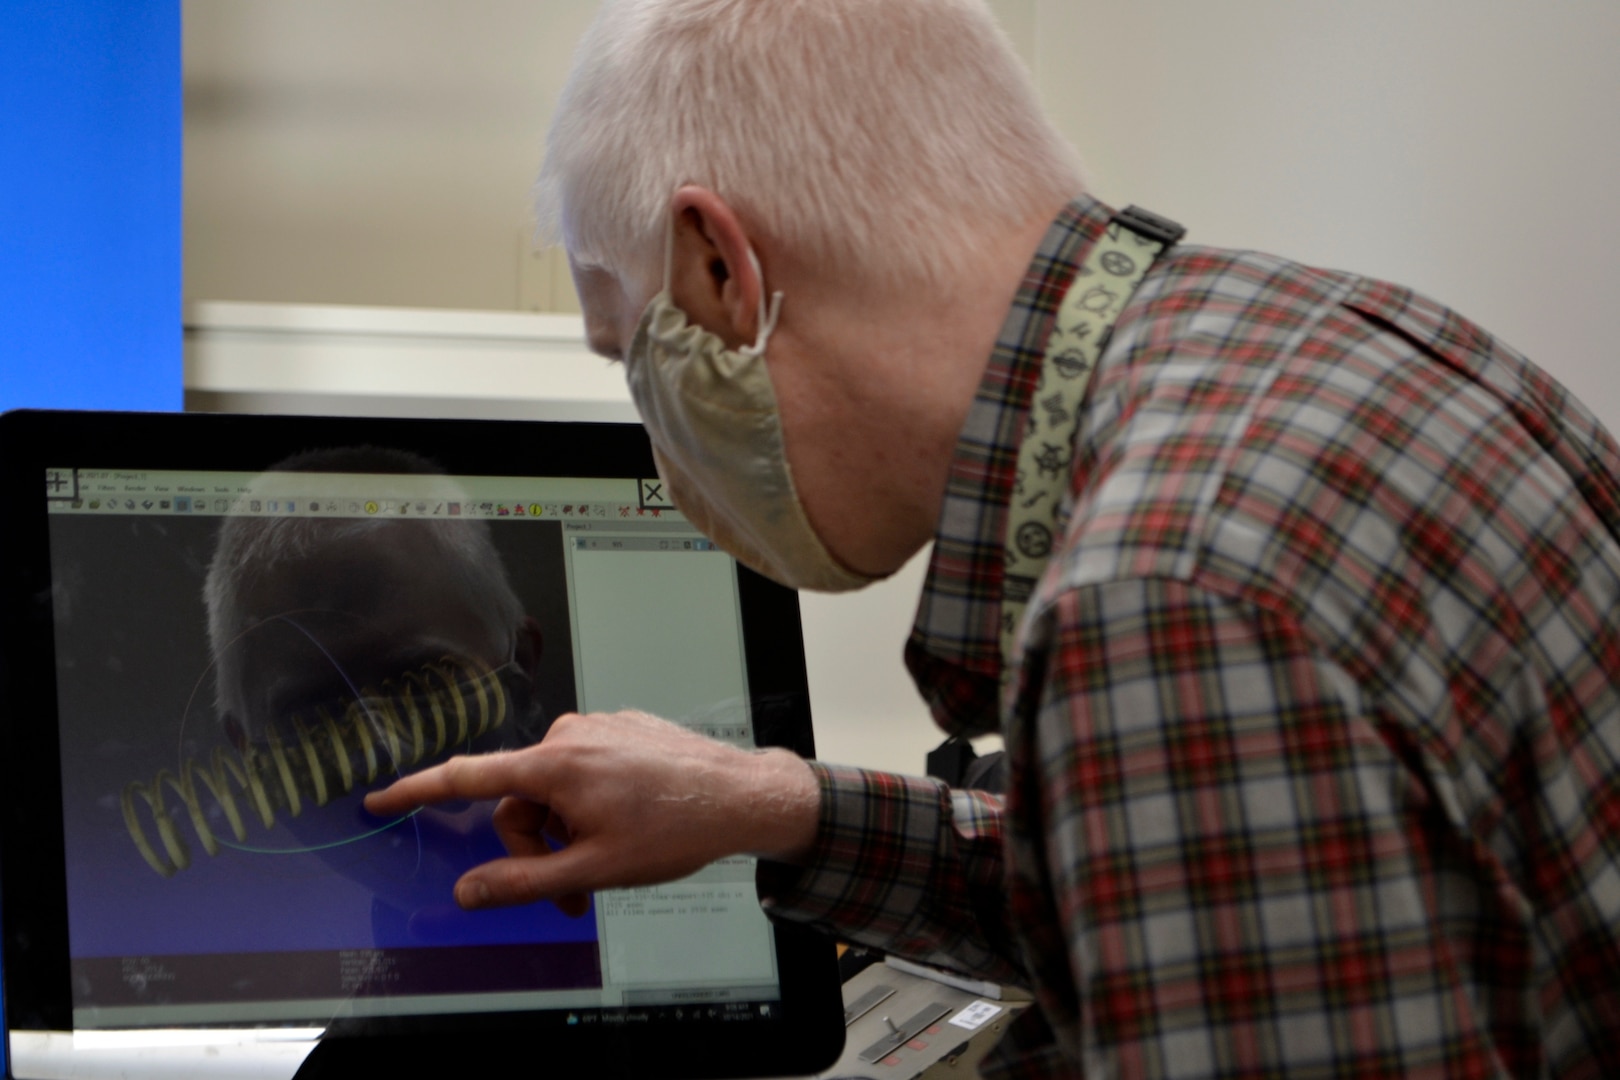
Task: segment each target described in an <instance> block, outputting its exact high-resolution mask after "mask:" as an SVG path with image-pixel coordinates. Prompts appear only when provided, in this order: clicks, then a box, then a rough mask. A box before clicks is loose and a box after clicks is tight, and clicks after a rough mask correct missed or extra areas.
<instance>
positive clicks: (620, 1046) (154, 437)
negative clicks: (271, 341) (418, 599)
mask: <svg viewBox="0 0 1620 1080" xmlns="http://www.w3.org/2000/svg"><path fill="white" fill-rule="evenodd" d="M357 445H373V446H388V447H398V448H401V449H406V450H410V451H414V452H416V453H418V454H421V455H424V456H426V457H427V458H429V459H431V460H433V461H434V462H436V463H437V464H438V465H440V466H441V467H442V468H443V469H444V470H445V471H446V472H447V473H449V474H451V475H470V476H576V477H630V478H645V477H653V476H656V475H657V471H656V468H655V466H654V463H653V458H652V453H651V449H650V446H649V444H648V442H647V438H646V434H645V432H644V431H643V430H642V429H641V428H640V426H639V425H634V424H613V423H562V422H534V421H480V420H416V419H398V418H347V417H285V416H233V415H221V414H185V413H105V412H47V411H16V412H10V413H6V414H5V415H4V416H0V499H3V503H0V505H3V507H4V511H3V513H4V518H3V520H4V523H5V527H4V528H3V530H0V545H3V548H0V550H3V553H4V554H3V557H0V567H3V568H0V694H4V698H3V700H5V701H7V702H8V703H10V710H9V722H6V723H4V724H3V725H0V775H4V776H5V778H6V781H7V790H8V791H9V792H10V797H9V798H8V799H6V800H5V801H4V805H3V806H0V927H3V938H0V942H3V951H0V971H3V973H4V998H5V1013H6V1021H7V1023H6V1028H7V1030H40V1031H71V1030H72V995H71V981H70V975H69V962H68V956H69V951H68V925H67V895H66V892H67V883H66V859H65V853H64V850H63V848H64V841H63V832H62V822H61V816H60V812H59V811H54V812H52V813H48V814H33V813H31V812H30V811H31V810H32V809H33V808H35V807H49V808H59V807H60V806H61V798H62V793H61V776H60V751H59V748H58V745H57V731H56V723H55V720H54V718H55V716H56V715H57V713H56V705H57V702H56V694H57V688H56V680H55V677H54V672H55V670H56V666H55V655H54V654H55V646H54V634H53V612H52V604H51V564H50V551H49V538H48V521H47V518H48V513H47V502H46V499H45V498H43V497H42V494H41V490H40V481H41V477H42V476H43V475H44V470H45V469H46V468H54V467H79V468H130V469H152V470H193V469H210V470H216V469H217V470H221V471H231V472H250V471H260V470H263V469H266V468H268V467H270V466H271V465H273V464H275V463H276V462H278V461H281V460H283V459H285V458H286V457H288V456H290V455H292V454H294V453H297V452H300V451H304V450H311V449H317V448H321V447H328V446H357ZM738 569H739V573H738V583H739V602H740V606H741V608H742V621H743V627H744V652H745V658H746V661H747V669H748V684H749V693H750V697H751V698H752V700H754V701H755V702H756V716H755V730H756V740H757V741H758V742H759V744H760V745H774V746H786V747H788V748H790V749H792V750H794V751H795V752H796V753H799V754H800V755H802V756H805V757H810V756H813V753H814V745H813V740H812V737H811V729H810V710H809V699H808V685H807V678H806V672H805V664H804V653H803V639H802V635H801V631H800V625H799V613H798V598H797V595H796V594H795V593H794V592H793V591H791V590H789V589H785V588H782V587H781V586H779V585H776V584H774V583H772V582H770V581H768V580H766V579H764V578H762V577H760V576H759V575H757V574H754V573H753V572H751V571H749V570H747V569H746V568H743V567H741V566H739V568H738ZM40 672H49V673H52V674H51V677H49V678H39V677H38V673H40ZM757 703H766V705H767V707H765V708H760V707H759V705H758V704H757ZM40 716H44V717H50V718H52V720H51V722H50V723H35V722H32V721H22V722H20V720H19V718H23V717H40ZM42 818H43V819H44V820H41V819H42ZM773 929H774V933H775V939H776V949H777V962H778V965H779V970H780V973H781V995H782V997H781V1001H780V1004H779V1007H778V1008H777V1009H775V1010H774V1015H773V1017H772V1019H771V1020H769V1021H758V1022H750V1023H746V1024H738V1023H735V1022H726V1021H723V1020H716V1021H712V1022H709V1021H705V1020H701V1019H700V1020H693V1019H690V1018H688V1019H685V1020H682V1021H680V1022H671V1021H668V1020H653V1021H651V1022H646V1023H637V1024H633V1025H632V1024H628V1023H604V1024H600V1025H591V1026H584V1025H573V1026H571V1025H568V1024H567V1023H566V1021H565V1015H564V1010H542V1011H537V1012H514V1013H497V1014H456V1015H451V1016H443V1015H439V1016H390V1017H379V1018H368V1019H363V1020H347V1021H341V1022H336V1023H334V1024H333V1025H332V1026H331V1027H330V1028H329V1030H328V1035H327V1036H326V1037H325V1038H323V1039H322V1041H321V1044H320V1045H319V1046H318V1048H317V1051H316V1053H315V1054H313V1055H312V1056H311V1059H310V1060H309V1062H308V1063H307V1065H306V1069H305V1070H304V1071H303V1072H301V1073H300V1075H310V1076H314V1075H332V1076H337V1075H348V1074H349V1073H350V1072H352V1071H353V1070H354V1069H355V1068H357V1067H363V1068H365V1069H367V1070H375V1069H380V1068H385V1067H386V1068H388V1069H390V1070H392V1071H394V1072H395V1073H396V1075H399V1076H428V1075H436V1074H438V1073H440V1072H442V1071H443V1069H444V1068H445V1067H446V1066H447V1065H448V1064H449V1063H451V1062H453V1061H456V1060H462V1061H463V1062H464V1059H465V1056H466V1054H467V1053H468V1051H469V1048H470V1047H473V1046H474V1045H476V1048H477V1052H478V1053H479V1054H480V1055H482V1054H483V1053H484V1052H485V1051H486V1050H488V1051H491V1052H493V1051H495V1050H497V1049H498V1048H509V1049H512V1050H514V1051H517V1052H520V1053H521V1052H523V1051H524V1050H525V1048H528V1049H534V1048H535V1047H538V1048H539V1049H540V1051H541V1052H542V1053H543V1054H544V1055H545V1067H546V1068H547V1069H548V1070H556V1069H560V1070H561V1075H570V1074H571V1073H572V1072H574V1071H578V1072H580V1073H581V1074H588V1075H592V1076H626V1077H628V1076H632V1075H634V1076H638V1077H652V1076H669V1077H683V1076H699V1075H703V1076H714V1077H732V1076H735V1077H742V1076H765V1075H780V1074H789V1073H797V1074H803V1073H807V1072H813V1071H815V1070H816V1069H818V1068H824V1067H825V1066H826V1065H828V1064H831V1062H832V1061H833V1060H835V1059H836V1057H837V1055H838V1053H839V1049H840V1047H841V1044H842V1038H843V1017H842V1007H841V1004H840V1001H839V993H838V978H837V964H836V958H835V953H834V948H833V945H832V943H831V942H830V941H829V940H828V939H826V938H825V937H822V936H821V935H819V934H816V933H814V932H812V931H809V930H805V929H803V928H800V927H796V926H793V925H791V924H785V923H779V922H778V923H773ZM469 1038H476V1039H477V1040H478V1041H477V1043H476V1044H474V1043H470V1042H469V1041H468V1040H469ZM323 1070H324V1072H323ZM345 1070H348V1071H345Z"/></svg>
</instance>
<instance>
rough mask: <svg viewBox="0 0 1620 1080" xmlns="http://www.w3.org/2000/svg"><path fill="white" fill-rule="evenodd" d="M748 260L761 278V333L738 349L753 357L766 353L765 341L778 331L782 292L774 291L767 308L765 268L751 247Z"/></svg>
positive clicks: (755, 274) (743, 353)
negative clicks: (777, 322)
mask: <svg viewBox="0 0 1620 1080" xmlns="http://www.w3.org/2000/svg"><path fill="white" fill-rule="evenodd" d="M748 262H749V265H751V266H753V268H754V276H755V277H757V278H758V279H759V290H760V291H759V334H758V336H757V337H755V338H754V343H753V344H752V345H747V346H744V347H743V348H741V349H738V350H737V351H738V352H739V353H741V354H742V355H743V356H747V357H750V358H752V357H757V356H761V355H763V354H764V352H765V343H766V342H767V341H769V340H770V339H771V334H773V333H775V332H776V321H777V320H778V319H780V318H781V317H782V293H781V292H780V291H777V292H774V293H772V294H771V306H770V307H769V308H766V306H765V269H764V267H762V266H760V265H759V256H758V255H755V254H754V249H753V248H751V247H750V248H749V249H748Z"/></svg>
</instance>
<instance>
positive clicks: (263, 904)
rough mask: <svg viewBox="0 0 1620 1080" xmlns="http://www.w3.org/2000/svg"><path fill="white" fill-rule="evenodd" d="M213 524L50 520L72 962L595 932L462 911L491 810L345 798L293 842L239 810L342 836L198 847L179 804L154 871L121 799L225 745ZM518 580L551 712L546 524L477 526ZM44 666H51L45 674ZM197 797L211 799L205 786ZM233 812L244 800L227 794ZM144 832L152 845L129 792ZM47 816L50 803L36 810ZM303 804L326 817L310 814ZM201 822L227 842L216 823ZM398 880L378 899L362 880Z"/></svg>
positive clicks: (563, 644)
mask: <svg viewBox="0 0 1620 1080" xmlns="http://www.w3.org/2000/svg"><path fill="white" fill-rule="evenodd" d="M221 520H222V519H220V518H209V517H189V516H184V515H180V514H176V515H173V516H171V517H155V516H154V517H137V516H128V515H122V514H116V515H115V514H106V515H103V516H96V515H93V514H90V513H80V514H56V515H53V516H52V517H51V519H50V526H51V530H50V531H51V548H52V554H51V558H52V566H53V574H54V579H55V589H54V593H53V603H54V611H55V619H56V654H57V671H56V673H55V676H56V680H57V687H58V700H59V722H60V733H61V748H62V772H63V801H64V806H63V807H62V808H61V811H62V813H63V819H64V834H65V835H64V838H65V844H66V855H67V871H68V897H69V927H70V947H71V950H72V954H73V955H74V956H75V957H92V956H124V957H128V956H143V955H177V954H196V953H212V952H261V951H279V950H312V949H355V948H380V947H402V946H420V945H435V944H495V943H505V942H549V941H584V940H594V938H595V936H596V934H595V919H594V918H593V917H591V916H589V915H587V916H586V917H584V918H580V919H570V918H567V917H565V916H563V915H561V914H560V913H559V912H558V911H557V910H556V909H555V908H553V907H552V906H551V905H549V904H544V903H542V904H537V905H531V906H530V907H526V908H519V909H512V910H508V911H502V912H480V913H476V914H469V913H465V912H461V911H459V910H458V909H456V908H455V907H454V906H453V903H452V902H451V886H452V884H453V882H454V879H455V877H456V876H457V875H459V873H460V872H461V871H462V870H464V869H465V868H466V867H468V866H471V865H473V864H475V863H477V862H480V861H484V860H485V859H487V858H493V857H496V856H498V855H500V854H503V852H502V851H501V849H500V846H499V843H498V841H496V840H495V838H494V835H493V832H492V831H491V830H490V828H489V826H488V808H487V807H483V808H478V807H475V808H468V809H466V810H464V811H462V812H461V813H459V814H445V815H440V816H439V818H437V819H435V820H433V821H428V820H426V819H425V818H418V819H412V820H409V821H405V822H401V823H398V824H396V825H394V826H393V827H391V828H387V829H385V830H384V831H383V832H381V833H378V834H376V835H374V836H372V837H369V838H367V839H363V840H355V839H354V838H355V837H357V836H360V835H361V834H362V833H364V832H367V831H370V830H375V829H377V828H379V827H381V826H383V825H386V824H388V823H385V822H379V821H378V820H377V819H373V818H370V817H369V815H364V812H363V810H361V809H359V807H358V800H359V796H360V795H361V794H363V792H361V791H358V790H357V792H356V793H355V794H354V795H353V796H350V797H347V798H340V799H335V800H333V801H332V802H331V803H329V804H328V805H327V806H325V807H321V808H318V809H315V808H311V807H307V806H306V807H305V809H304V812H303V813H304V819H306V820H301V824H302V825H306V826H308V827H306V828H305V829H304V830H303V831H302V832H301V833H300V835H298V836H292V835H291V834H286V831H285V830H284V829H283V828H282V827H281V824H280V819H279V818H278V822H277V826H276V827H275V828H274V829H271V830H264V829H262V828H261V827H260V825H259V823H258V821H257V819H256V818H253V817H251V816H249V817H248V829H249V842H250V844H251V845H254V846H262V847H267V848H288V847H307V846H309V843H310V839H309V830H310V828H316V829H317V831H318V829H319V827H322V826H321V823H323V822H324V823H326V824H328V825H329V826H330V833H331V835H332V836H333V837H334V843H335V845H336V846H334V847H332V848H330V849H328V850H325V851H322V852H318V853H309V852H305V853H299V854H281V853H277V854H261V853H255V852H249V851H242V850H233V849H232V848H230V847H224V848H222V849H221V850H220V852H219V854H218V855H216V856H213V857H210V856H209V855H207V854H206V853H205V852H204V850H203V847H202V845H201V844H200V843H199V842H198V841H197V838H196V836H195V833H194V830H193V828H192V825H191V823H190V822H189V821H188V820H187V818H186V813H185V811H184V810H183V809H181V808H180V804H179V800H178V799H174V798H169V799H168V800H167V801H168V802H169V803H170V805H171V807H173V808H174V809H173V810H172V812H173V813H174V814H175V817H176V823H177V825H178V827H179V832H180V835H181V836H182V837H183V838H184V840H185V841H186V844H187V847H188V848H189V849H190V853H191V865H190V866H189V867H187V868H185V869H182V870H179V871H178V872H177V873H175V874H174V876H172V877H170V878H167V879H165V878H163V877H161V876H160V875H159V874H158V873H157V872H156V871H154V869H153V868H152V867H151V866H150V865H149V864H148V863H147V862H146V861H145V860H144V859H143V858H142V857H141V855H140V853H139V851H138V849H137V848H136V846H135V844H134V842H133V840H132V839H131V836H130V832H129V829H128V827H127V826H126V823H125V819H124V814H123V809H122V803H121V792H122V791H123V790H124V787H125V785H126V784H127V783H129V782H130V781H132V780H139V781H142V782H144V783H151V782H152V780H153V778H154V777H155V776H156V775H157V774H158V772H159V770H161V769H164V768H168V769H170V770H176V769H177V768H178V767H179V765H180V764H181V763H182V761H183V760H184V759H186V758H187V757H190V756H193V755H206V754H210V753H212V751H213V749H214V748H215V747H216V746H218V745H221V744H223V743H224V741H225V740H224V736H223V733H222V732H221V730H220V727H219V724H218V723H217V721H216V720H215V714H214V687H213V681H212V677H211V676H210V675H209V650H208V640H207V626H206V613H205V609H204V604H203V599H202V595H203V594H202V589H203V581H204V577H205V575H206V572H207V567H208V562H209V558H210V556H211V553H212V551H213V547H214V540H215V536H216V534H217V530H218V527H219V524H220V521H221ZM489 527H490V530H491V537H492V539H493V541H494V544H495V546H496V548H497V550H498V551H499V552H500V553H501V556H502V558H503V560H504V562H505V564H506V568H507V572H508V575H509V577H510V580H511V583H512V586H513V589H514V591H515V592H516V594H517V596H518V597H519V599H520V600H521V601H522V603H523V605H524V607H525V609H526V611H527V613H528V614H529V615H530V616H532V617H533V618H535V619H536V620H537V621H538V622H539V624H540V627H541V632H542V634H543V635H544V641H545V647H544V650H543V653H542V657H541V665H540V672H539V678H538V692H539V694H540V697H541V700H542V703H543V707H544V709H545V712H546V714H547V715H548V716H555V715H557V714H558V713H560V712H563V711H568V710H572V709H573V708H574V706H575V697H574V685H575V679H574V672H573V666H572V652H573V649H572V644H571V635H570V631H569V618H568V611H567V591H566V583H565V576H564V565H563V550H562V535H561V527H560V525H558V524H556V523H553V522H530V521H523V522H491V523H489ZM40 677H42V678H48V677H51V673H48V672H41V673H40ZM200 796H201V803H202V805H203V806H204V807H205V808H207V809H209V810H210V811H214V808H213V806H212V804H213V802H214V800H213V798H212V796H211V795H209V794H208V793H207V792H206V790H205V789H200ZM239 803H240V804H241V805H243V806H244V808H245V807H246V805H247V804H246V801H245V800H241V799H239ZM139 806H140V813H141V815H142V819H143V822H144V823H145V824H146V831H147V835H148V836H149V837H151V839H152V842H153V843H154V844H157V843H158V839H157V835H156V830H155V829H153V828H152V827H151V824H150V818H149V812H148V811H147V809H146V807H145V805H144V803H139ZM39 810H40V812H41V813H50V812H55V808H50V807H41V808H39ZM317 815H321V816H320V817H319V818H317ZM211 820H213V822H214V823H215V831H216V833H218V834H219V835H220V836H222V837H225V838H229V837H230V831H229V827H228V825H226V824H225V822H224V819H223V816H222V815H219V814H217V812H215V813H214V816H213V818H212V819H211ZM379 875H380V876H381V877H383V878H386V879H388V880H390V881H397V882H398V883H399V891H398V894H397V895H392V890H390V892H391V895H390V896H389V897H388V898H387V899H386V900H379V899H377V896H376V893H377V890H375V889H373V888H372V887H371V886H370V885H368V884H366V883H365V882H367V881H371V882H375V881H376V880H378V877H379Z"/></svg>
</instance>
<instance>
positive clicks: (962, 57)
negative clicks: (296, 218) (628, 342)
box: [536, 0, 1083, 286]
mask: <svg viewBox="0 0 1620 1080" xmlns="http://www.w3.org/2000/svg"><path fill="white" fill-rule="evenodd" d="M687 183H691V184H700V185H702V186H704V187H707V188H709V189H711V190H713V191H714V192H715V193H716V194H718V195H719V196H720V197H721V198H723V199H725V200H726V202H727V203H728V204H729V205H730V206H731V207H732V208H733V209H734V210H735V211H736V212H737V213H738V215H739V216H740V217H741V218H742V220H743V223H744V226H745V227H746V228H747V229H749V230H750V231H751V232H758V233H760V234H762V235H764V236H766V237H768V238H769V239H770V240H772V241H774V242H775V243H777V244H778V245H780V246H781V247H782V248H784V249H785V250H788V251H790V252H791V253H792V254H793V255H794V257H796V258H798V259H801V260H804V261H806V262H808V263H809V264H810V265H813V266H816V267H818V268H822V269H825V270H827V271H829V272H831V273H836V274H837V275H838V276H839V277H840V278H842V279H845V280H854V281H860V282H862V283H863V284H868V285H873V286H882V285H912V284H918V283H924V282H933V281H938V280H940V277H941V274H942V272H945V271H950V270H956V269H960V268H964V267H967V266H970V265H971V264H972V261H973V259H974V258H975V256H977V255H978V254H979V253H980V251H981V250H982V249H983V248H984V247H985V246H986V243H987V242H988V240H989V239H990V237H992V236H993V235H994V234H995V232H996V231H997V230H999V229H1001V228H1003V227H1006V226H1010V225H1014V224H1019V223H1022V222H1024V221H1027V220H1028V219H1029V218H1030V216H1031V215H1033V214H1035V213H1038V212H1042V211H1050V210H1052V209H1054V208H1055V206H1056V204H1058V203H1060V202H1062V201H1063V200H1066V199H1068V198H1070V197H1072V196H1074V195H1075V194H1078V193H1079V191H1080V190H1081V188H1082V186H1083V180H1082V172H1081V167H1080V162H1079V158H1078V156H1077V155H1076V153H1075V152H1074V149H1073V148H1072V147H1071V146H1070V145H1069V144H1068V143H1067V142H1065V141H1064V139H1063V138H1062V136H1060V135H1059V134H1058V133H1057V131H1056V129H1055V128H1054V127H1053V126H1052V125H1051V123H1050V122H1049V121H1048V120H1047V118H1046V116H1045V115H1044V113H1043V112H1042V111H1041V108H1040V105H1039V103H1038V101H1037V98H1036V94H1035V89H1034V86H1033V84H1032V82H1031V80H1030V78H1029V74H1028V72H1027V71H1025V69H1024V67H1023V65H1022V63H1021V62H1020V61H1019V59H1018V57H1017V56H1016V55H1015V54H1014V52H1013V50H1012V47H1011V45H1010V44H1009V42H1008V40H1007V38H1006V35H1005V34H1004V33H1003V32H1002V30H1001V28H1000V27H999V26H998V25H997V24H996V21H995V19H994V17H993V16H992V15H991V13H990V11H989V9H988V8H987V7H986V6H985V4H984V3H983V0H606V2H605V3H604V4H603V6H602V9H601V11H600V12H599V13H598V15H597V17H596V21H595V22H594V23H593V24H592V25H591V28H590V30H589V31H588V32H587V33H586V35H585V37H584V39H583V40H582V41H581V43H580V45H579V48H578V50H577V51H576V53H575V56H574V64H573V70H572V72H571V73H570V75H569V77H568V82H567V84H566V86H565V87H564V89H563V94H562V98H561V100H560V102H559V104H558V106H557V112H556V116H555V118H554V120H553V122H552V126H551V131H550V133H549V136H548V138H547V143H546V157H545V164H544V166H543V167H542V169H541V173H540V178H539V181H538V182H537V184H536V204H537V205H536V210H537V215H538V218H539V225H540V228H541V231H542V234H543V235H544V236H546V237H547V238H548V239H550V240H557V239H559V238H560V239H561V240H562V241H563V243H564V244H565V245H566V246H567V248H568V250H569V252H570V254H571V255H572V256H573V257H574V258H575V259H576V260H577V261H579V262H581V263H583V264H585V265H595V266H603V267H608V268H610V269H623V268H626V267H628V266H632V265H637V264H639V265H648V263H647V262H646V260H648V259H649V258H655V257H657V255H658V253H660V252H661V251H662V244H663V238H664V233H665V227H666V221H667V217H666V215H667V214H668V212H669V209H668V208H669V200H670V197H671V195H673V194H674V192H675V189H676V188H677V187H679V186H680V185H682V184H687Z"/></svg>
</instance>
